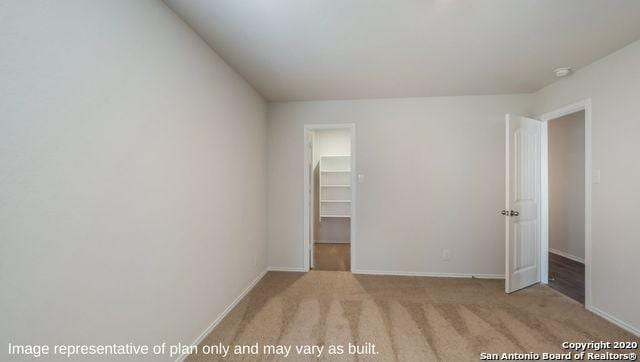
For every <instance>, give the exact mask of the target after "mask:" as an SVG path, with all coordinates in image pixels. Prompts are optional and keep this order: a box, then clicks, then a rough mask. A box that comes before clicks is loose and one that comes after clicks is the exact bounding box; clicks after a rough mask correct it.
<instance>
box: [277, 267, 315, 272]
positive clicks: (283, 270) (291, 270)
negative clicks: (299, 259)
mask: <svg viewBox="0 0 640 362" xmlns="http://www.w3.org/2000/svg"><path fill="white" fill-rule="evenodd" d="M267 270H268V271H278V272H306V270H304V268H296V267H287V266H270V267H269V268H268V269H267Z"/></svg>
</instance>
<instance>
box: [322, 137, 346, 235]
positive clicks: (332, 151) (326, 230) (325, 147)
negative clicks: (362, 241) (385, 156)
mask: <svg viewBox="0 0 640 362" xmlns="http://www.w3.org/2000/svg"><path fill="white" fill-rule="evenodd" d="M350 155H351V135H350V133H349V130H348V129H336V130H320V131H315V132H314V133H313V185H314V192H313V195H314V197H313V199H314V203H313V215H314V217H313V218H314V228H313V241H314V242H315V243H349V242H350V236H351V219H350V218H322V220H321V219H320V158H321V157H322V156H350Z"/></svg>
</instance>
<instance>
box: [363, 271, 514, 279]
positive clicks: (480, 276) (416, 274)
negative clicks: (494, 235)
mask: <svg viewBox="0 0 640 362" xmlns="http://www.w3.org/2000/svg"><path fill="white" fill-rule="evenodd" d="M351 272H352V273H353V274H369V275H398V276H411V277H437V278H478V279H504V275H503V274H468V273H431V272H409V271H389V270H361V269H358V270H352V271H351Z"/></svg>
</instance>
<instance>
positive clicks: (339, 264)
mask: <svg viewBox="0 0 640 362" xmlns="http://www.w3.org/2000/svg"><path fill="white" fill-rule="evenodd" d="M313 270H334V271H349V270H351V245H350V244H337V243H314V244H313Z"/></svg>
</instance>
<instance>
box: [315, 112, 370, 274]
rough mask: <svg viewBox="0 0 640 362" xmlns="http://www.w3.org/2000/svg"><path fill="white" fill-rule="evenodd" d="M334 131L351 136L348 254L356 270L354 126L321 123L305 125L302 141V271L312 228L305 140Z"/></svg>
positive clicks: (352, 124)
mask: <svg viewBox="0 0 640 362" xmlns="http://www.w3.org/2000/svg"><path fill="white" fill-rule="evenodd" d="M334 129H348V130H349V135H350V136H351V221H350V224H351V225H350V227H351V234H350V239H351V240H350V249H351V251H350V254H351V270H356V253H355V251H356V234H357V233H356V205H357V202H356V195H357V192H356V191H357V187H358V186H357V185H358V183H357V182H356V181H357V179H358V176H357V169H356V124H355V123H322V124H305V125H304V132H303V135H302V137H303V138H302V139H303V142H304V167H303V168H304V188H303V190H304V237H303V240H304V247H303V265H304V271H309V270H310V268H309V264H310V260H309V257H310V253H311V242H312V241H311V238H310V235H311V231H312V230H313V229H312V228H313V226H312V225H311V222H310V221H311V213H312V211H311V207H310V201H311V197H310V192H308V190H307V189H308V187H309V185H310V182H311V180H310V178H309V177H310V175H309V166H310V165H309V163H310V161H311V157H312V156H313V155H310V154H309V147H308V145H307V142H308V141H307V140H308V139H309V135H310V133H311V132H312V131H319V130H334Z"/></svg>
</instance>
